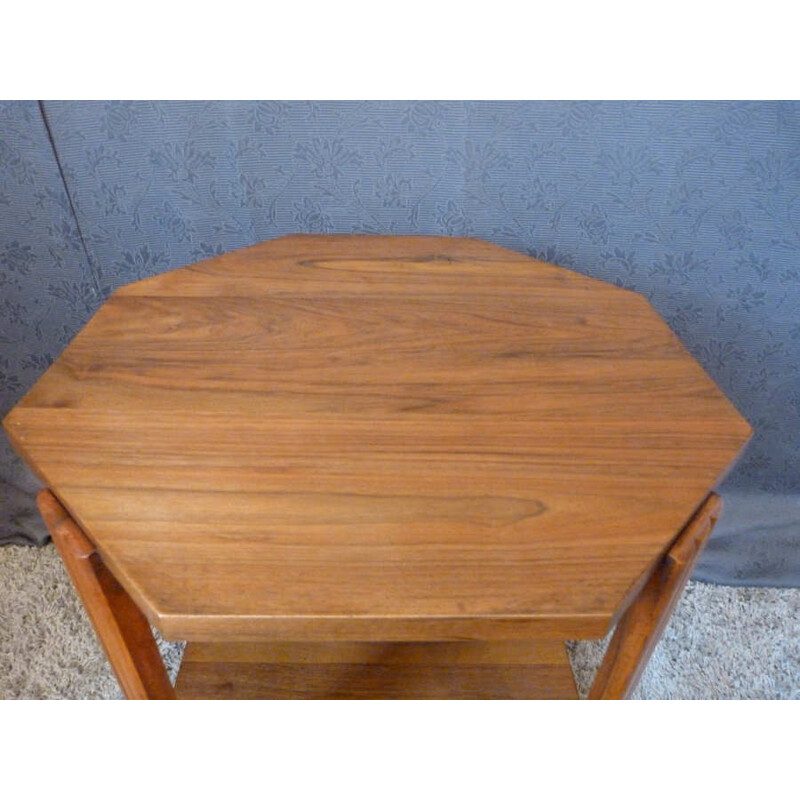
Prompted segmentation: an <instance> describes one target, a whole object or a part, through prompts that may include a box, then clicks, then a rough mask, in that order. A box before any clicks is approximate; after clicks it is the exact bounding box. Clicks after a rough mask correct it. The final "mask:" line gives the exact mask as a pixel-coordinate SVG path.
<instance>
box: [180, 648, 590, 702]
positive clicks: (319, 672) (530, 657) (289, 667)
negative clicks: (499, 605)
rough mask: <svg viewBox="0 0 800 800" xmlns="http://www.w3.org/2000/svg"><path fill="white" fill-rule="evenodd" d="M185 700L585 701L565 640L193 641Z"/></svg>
mask: <svg viewBox="0 0 800 800" xmlns="http://www.w3.org/2000/svg"><path fill="white" fill-rule="evenodd" d="M176 690H177V693H178V696H179V697H180V698H182V699H192V700H194V699H199V700H205V699H216V698H222V699H229V700H234V699H256V700H259V699H283V700H303V699H310V700H324V699H354V700H355V699H462V700H503V699H519V700H525V699H529V700H549V699H562V700H570V699H577V691H576V688H575V681H574V678H573V676H572V671H571V669H570V665H569V660H568V658H567V654H566V650H565V648H564V643H563V642H556V641H548V640H530V641H508V642H442V643H439V642H419V643H411V642H407V643H399V642H384V643H359V642H341V643H313V644H309V643H296V642H291V643H268V644H219V643H213V644H209V643H191V644H189V645H188V646H187V648H186V651H185V653H184V657H183V663H182V665H181V671H180V675H179V676H178V683H177V686H176Z"/></svg>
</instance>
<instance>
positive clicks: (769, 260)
mask: <svg viewBox="0 0 800 800" xmlns="http://www.w3.org/2000/svg"><path fill="white" fill-rule="evenodd" d="M0 209H2V215H0V292H2V314H3V317H2V327H1V328H0V337H2V338H1V339H0V346H2V354H1V355H0V393H1V394H0V398H1V400H2V405H1V406H0V410H1V411H2V412H3V413H5V411H6V410H8V408H10V407H11V405H13V403H14V402H16V400H17V399H18V397H19V396H21V394H22V392H23V391H24V390H25V389H27V388H28V387H29V386H30V385H31V384H32V383H33V381H34V380H35V379H36V377H37V376H38V375H39V374H40V373H41V371H42V370H43V369H44V368H45V366H46V365H47V363H49V361H50V360H52V358H53V357H54V356H55V355H56V354H57V353H58V352H59V350H60V349H61V347H63V345H64V344H65V343H66V342H67V341H68V340H69V338H70V337H71V336H72V335H73V334H74V332H75V331H77V330H78V329H79V327H80V325H81V324H83V322H85V320H86V319H87V318H88V317H89V315H90V314H91V313H92V311H93V310H94V308H96V306H97V305H98V303H99V302H101V300H102V298H103V297H105V296H107V294H108V293H109V292H110V291H112V290H113V289H114V288H116V287H117V286H119V285H121V284H124V283H127V282H129V281H132V280H137V279H139V278H142V277H145V276H148V275H152V274H154V273H158V272H162V271H164V270H167V269H171V268H174V267H179V266H183V265H185V264H189V263H192V262H193V261H197V260H200V259H202V258H206V257H208V256H210V255H213V254H216V253H223V252H227V251H229V250H233V249H235V248H238V247H243V246H245V245H248V244H252V243H254V242H257V241H261V240H263V239H268V238H272V237H274V236H279V235H281V234H284V233H290V232H298V231H305V232H337V233H339V232H341V233H360V232H375V233H411V234H414V233H416V234H439V235H441V234H445V235H454V236H476V237H479V238H483V239H486V240H488V241H492V242H496V243H498V244H501V245H504V246H506V247H510V248H512V249H515V250H518V251H520V252H523V253H528V254H530V255H534V256H537V257H539V258H543V259H545V260H547V261H551V262H554V263H556V264H560V265H562V266H565V267H569V268H572V269H575V270H577V271H579V272H583V273H585V274H588V275H591V276H593V277H597V278H601V279H603V280H607V281H611V282H613V283H616V284H618V285H621V286H626V287H628V288H632V289H635V290H636V291H639V292H641V293H642V294H644V295H645V296H646V297H648V299H649V300H650V301H651V302H652V303H653V305H654V306H655V308H656V309H657V310H658V311H659V312H660V313H661V314H662V316H663V317H664V319H665V320H666V321H667V322H668V323H669V324H670V325H671V327H672V328H673V330H674V331H675V332H676V334H677V335H678V336H679V337H680V338H681V339H682V340H683V342H684V344H685V345H686V346H687V347H688V349H689V350H690V351H691V352H692V353H693V355H694V356H695V357H696V358H697V359H698V360H699V361H700V362H701V363H702V364H703V365H704V367H705V368H706V370H707V371H708V372H709V374H710V375H711V376H712V377H713V378H714V379H715V380H716V381H717V383H718V384H719V385H720V387H721V388H722V389H723V390H724V391H725V392H726V393H727V394H728V396H729V397H730V398H731V400H732V401H733V402H734V404H735V405H736V406H737V407H738V408H739V410H740V411H741V412H742V414H743V415H744V416H746V417H747V418H748V420H749V421H750V422H751V424H752V425H753V426H754V428H755V431H756V433H755V437H754V440H753V442H752V444H751V445H750V447H749V448H748V450H747V452H746V453H745V455H744V457H743V458H742V460H741V461H740V463H739V464H738V465H737V466H736V468H735V469H734V470H733V471H732V472H731V473H730V474H729V475H728V476H727V477H726V478H725V480H724V481H723V483H722V485H721V487H720V490H721V492H722V494H723V495H724V497H725V499H726V501H727V511H726V513H725V517H724V520H723V522H722V523H721V525H720V527H719V528H718V530H717V532H716V533H715V535H714V536H713V538H712V541H711V543H710V545H709V547H708V550H707V552H706V554H705V556H704V558H703V561H702V563H701V566H700V568H699V569H698V572H697V573H696V576H697V577H700V578H704V579H707V580H714V581H720V582H724V583H744V584H751V585H775V586H777V585H800V557H798V556H800V467H799V466H798V457H800V263H798V255H799V254H800V225H798V223H800V219H799V217H800V103H795V102H785V103H780V102H758V103H752V102H743V103H735V102H685V103H684V102H502V103H500V102H490V103H483V102H445V103H438V102H436V103H434V102H424V103H411V102H408V103H406V102H403V103H401V102H374V103H368V102H365V103H353V102H323V103H316V102H292V103H280V102H209V103H197V102H153V103H144V102H79V103H65V102H45V103H43V104H41V106H39V105H37V104H35V103H9V104H5V105H3V106H2V107H1V108H0ZM0 480H2V481H3V488H4V492H5V493H6V495H7V497H6V498H4V506H3V516H2V519H0V526H2V530H1V531H0V537H2V538H3V539H4V540H6V541H14V540H16V541H21V540H31V541H40V540H41V539H42V537H43V536H44V534H43V531H42V529H41V527H40V526H39V524H38V522H37V521H36V519H35V517H34V516H32V514H31V503H30V498H31V493H32V487H33V486H34V485H35V484H34V482H33V481H32V480H31V478H30V476H28V475H27V473H26V471H25V470H24V468H22V467H21V466H20V465H19V463H18V462H17V461H16V460H15V458H14V457H13V456H12V454H11V453H10V450H9V448H8V447H7V445H6V444H5V442H3V444H2V450H0Z"/></svg>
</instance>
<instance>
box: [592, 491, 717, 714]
mask: <svg viewBox="0 0 800 800" xmlns="http://www.w3.org/2000/svg"><path fill="white" fill-rule="evenodd" d="M721 507H722V501H721V499H720V497H719V496H718V495H716V494H714V493H712V494H710V495H709V497H708V499H707V500H706V501H705V502H704V503H703V504H702V505H701V506H700V508H699V509H698V510H697V512H696V513H695V515H694V516H693V517H692V518H691V519H690V520H689V522H688V524H687V525H686V527H685V528H684V529H683V531H681V533H680V535H679V536H678V538H677V539H676V540H675V541H674V542H673V544H672V546H671V547H670V548H669V550H668V551H667V553H665V555H664V557H663V558H662V559H661V560H660V561H659V562H658V564H657V565H656V567H655V569H654V570H653V573H652V575H651V576H650V577H649V579H648V580H647V582H646V583H645V585H644V587H643V588H642V590H641V591H640V592H639V593H638V594H637V596H636V599H635V600H634V601H633V602H632V603H631V605H630V607H629V608H627V609H626V610H625V613H624V614H623V615H622V617H621V619H620V620H619V622H618V623H617V626H616V628H615V629H614V635H613V636H612V637H611V641H610V642H609V645H608V648H607V649H606V653H605V656H604V657H603V663H602V664H601V665H600V669H599V670H598V671H597V675H596V677H595V680H594V683H593V684H592V688H591V691H590V692H589V699H590V700H623V699H625V698H626V697H629V696H630V694H631V693H632V692H633V690H634V689H635V688H636V684H637V683H638V681H639V678H640V677H641V675H642V673H643V672H644V669H645V667H646V666H647V662H648V661H649V659H650V656H651V655H652V653H653V650H655V647H656V645H657V644H658V640H659V638H660V637H661V634H662V633H663V631H664V628H665V627H666V625H667V622H669V618H670V616H671V615H672V612H673V610H674V608H675V605H676V604H677V602H678V600H679V599H680V596H681V593H682V592H683V589H684V587H685V586H686V582H687V581H688V580H689V575H690V574H691V572H692V568H693V567H694V565H695V563H696V562H697V559H698V558H699V556H700V553H701V552H702V550H703V547H704V546H705V544H706V542H707V541H708V537H709V535H710V534H711V531H712V529H713V528H714V525H715V524H716V522H717V519H718V517H719V514H720V510H721Z"/></svg>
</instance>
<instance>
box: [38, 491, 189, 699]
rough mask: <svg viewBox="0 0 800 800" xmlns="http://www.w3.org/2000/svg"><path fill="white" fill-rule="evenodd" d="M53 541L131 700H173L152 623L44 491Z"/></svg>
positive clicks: (42, 509)
mask: <svg viewBox="0 0 800 800" xmlns="http://www.w3.org/2000/svg"><path fill="white" fill-rule="evenodd" d="M37 502H38V505H39V511H40V512H41V514H42V517H43V518H44V521H45V524H46V525H47V528H48V530H49V531H50V535H51V536H52V537H53V542H54V543H55V546H56V547H57V548H58V552H59V553H60V554H61V558H62V560H63V561H64V565H65V566H66V568H67V572H68V573H69V576H70V578H71V579H72V583H73V584H74V586H75V589H76V591H77V592H78V596H79V597H80V598H81V600H82V601H83V605H84V607H85V608H86V611H87V613H88V615H89V619H90V620H91V622H92V625H93V626H94V630H95V633H96V634H97V638H98V639H99V640H100V644H101V645H102V646H103V649H104V650H105V653H106V656H107V657H108V660H109V662H110V663H111V667H112V669H113V670H114V673H115V674H116V676H117V680H118V681H119V684H120V686H121V687H122V691H123V692H124V694H125V696H126V697H127V698H128V699H129V700H173V699H175V691H174V689H173V688H172V684H171V682H170V680H169V676H168V675H167V671H166V669H165V667H164V662H163V661H162V660H161V654H160V652H159V650H158V646H157V645H156V642H155V639H154V638H153V633H152V631H151V630H150V624H149V623H148V622H147V619H146V618H145V616H144V614H142V612H141V611H140V610H139V608H138V606H136V604H135V603H134V602H133V600H131V598H130V596H129V595H128V593H127V592H126V591H125V589H123V588H122V586H120V584H119V582H118V581H117V579H116V578H115V577H114V576H113V575H112V574H111V572H110V571H109V569H108V567H106V566H105V564H104V563H103V561H102V559H101V558H100V554H99V553H98V552H97V551H96V549H95V547H94V545H93V544H92V543H91V542H90V541H89V539H88V538H87V537H86V535H85V534H84V532H83V531H82V530H81V529H80V528H79V527H78V525H77V524H76V523H75V521H74V520H73V519H72V517H70V515H69V513H68V512H67V510H66V509H65V508H64V506H62V505H61V503H59V502H58V500H57V499H56V497H55V496H54V495H53V493H52V492H50V491H49V490H47V489H43V490H42V491H41V492H40V493H39V496H38V498H37Z"/></svg>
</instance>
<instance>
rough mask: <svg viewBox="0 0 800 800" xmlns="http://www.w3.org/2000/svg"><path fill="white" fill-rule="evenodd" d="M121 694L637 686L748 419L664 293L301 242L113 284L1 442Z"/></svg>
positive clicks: (370, 242) (495, 693)
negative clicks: (573, 647) (172, 675)
mask: <svg viewBox="0 0 800 800" xmlns="http://www.w3.org/2000/svg"><path fill="white" fill-rule="evenodd" d="M4 425H5V427H6V430H7V432H8V433H9V436H10V438H11V440H12V443H13V444H14V446H15V447H16V449H17V450H18V452H19V453H20V454H21V455H22V457H23V458H24V459H25V460H26V462H27V463H28V464H29V465H30V467H31V468H32V469H33V470H34V471H35V472H36V473H37V475H38V476H39V478H40V479H41V480H42V481H43V483H44V484H45V485H46V486H48V487H49V488H48V489H47V490H44V491H43V493H42V494H41V495H40V500H39V504H40V509H41V511H42V514H43V516H44V518H45V521H46V522H47V524H48V527H49V529H50V531H51V533H52V535H53V540H54V541H55V543H56V545H57V546H58V548H59V551H60V552H61V554H62V557H63V559H64V561H65V564H66V565H67V568H68V570H69V572H70V575H71V577H72V580H73V582H74V584H75V586H76V589H77V590H78V592H79V593H80V595H81V597H82V599H83V601H84V604H85V606H86V608H87V611H88V613H89V615H90V618H91V619H92V622H93V624H94V626H95V629H96V631H97V633H98V636H99V638H100V640H101V642H102V644H103V646H104V647H105V649H106V653H107V654H108V657H109V660H110V661H111V664H112V666H113V667H114V669H115V672H116V674H117V677H118V678H119V680H120V684H121V685H122V687H123V690H124V691H125V694H126V696H128V697H151V698H166V697H173V696H174V695H175V692H174V691H173V688H172V686H171V685H170V682H169V680H168V679H167V676H166V672H165V670H164V668H163V665H162V664H161V661H160V658H159V654H158V650H157V648H156V646H155V643H154V641H153V639H152V635H151V633H150V624H152V625H154V626H155V627H156V628H158V629H159V630H160V631H161V632H162V634H163V635H164V636H165V637H166V638H172V639H181V640H187V641H188V642H189V643H190V644H189V645H188V647H187V650H186V653H185V656H184V661H183V664H182V667H181V674H180V676H179V679H178V683H177V687H176V689H177V693H178V695H179V696H183V697H211V696H214V697H251V698H257V697H276V698H277V697H453V698H460V697H476V698H484V697H487V698H488V697H509V698H548V697H559V698H566V697H574V696H576V691H575V685H574V681H573V679H572V674H571V671H570V668H569V662H568V659H567V656H566V651H565V648H564V644H563V642H564V640H565V639H571V638H597V637H601V636H604V635H605V633H606V632H607V631H608V630H609V628H610V627H611V626H612V625H616V631H615V634H614V637H613V639H612V643H611V646H610V647H609V650H608V653H607V655H606V658H605V661H604V663H603V666H602V668H601V670H600V673H599V675H598V677H597V680H596V682H595V685H594V687H593V690H592V697H598V698H599V697H623V696H625V695H626V694H628V693H629V692H630V691H631V689H632V688H633V686H634V685H635V681H636V679H637V677H638V675H639V673H640V671H641V669H642V668H643V666H644V665H645V663H646V660H647V657H648V656H649V654H650V652H651V651H652V648H653V647H654V645H655V643H656V641H657V638H658V635H659V633H660V631H661V630H662V628H663V626H664V624H665V623H666V621H667V619H668V617H669V614H670V612H671V609H672V607H673V605H674V603H675V602H676V600H677V598H678V596H679V593H680V590H681V588H682V586H683V585H684V583H685V581H686V580H687V578H688V576H689V574H690V571H691V567H692V565H693V563H694V560H695V558H696V556H697V554H698V553H699V551H700V548H701V547H702V545H703V543H704V541H705V539H706V537H707V536H708V534H709V532H710V530H711V527H712V525H713V522H714V520H715V519H716V517H717V515H718V513H719V498H718V497H717V496H716V495H714V494H713V493H710V492H709V490H710V488H711V487H712V486H713V485H714V482H715V480H716V479H717V478H718V477H719V476H720V474H721V473H722V472H723V471H724V470H725V469H726V468H727V467H728V466H729V464H730V463H731V461H732V459H733V458H734V457H735V456H736V454H737V453H738V452H739V450H740V448H741V447H742V445H743V444H744V443H745V441H746V440H747V439H748V437H749V435H750V433H751V431H750V428H749V426H748V425H747V423H746V422H745V421H744V420H743V419H742V418H741V417H740V416H739V414H738V413H737V412H736V410H735V409H734V408H733V407H732V406H731V405H730V403H729V402H728V401H727V400H726V398H725V397H724V395H723V394H722V393H721V392H720V391H719V390H718V389H717V387H716V386H715V385H714V383H713V382H712V381H711V380H710V379H709V378H708V376H707V375H706V374H705V373H704V371H703V370H702V368H701V367H700V366H699V365H698V364H697V363H696V362H695V361H694V360H693V359H692V358H691V356H690V355H689V354H688V353H687V352H686V350H685V349H684V348H683V347H682V345H681V344H680V342H679V341H678V340H677V339H676V337H675V336H674V335H673V334H672V333H671V332H670V330H669V328H668V327H667V326H666V325H665V324H664V323H663V322H662V321H661V319H660V318H659V317H658V315H657V314H656V313H655V312H654V311H653V309H652V308H651V307H650V305H649V304H648V303H647V301H646V300H644V299H643V298H642V297H640V296H638V295H636V294H634V293H632V292H629V291H626V290H622V289H618V288H616V287H613V286H609V285H607V284H605V283H602V282H600V281H596V280H593V279H590V278H587V277H585V276H582V275H579V274H576V273H573V272H569V271H567V270H564V269H561V268H559V267H555V266H553V265H550V264H545V263H542V262H538V261H534V260H533V259H529V258H526V257H524V256H521V255H519V254H517V253H514V252H512V251H509V250H505V249H503V248H500V247H497V246H494V245H490V244H487V243H485V242H480V241H476V240H468V239H442V238H434V237H379V236H330V237H328V236H293V237H286V238H282V239H277V240H273V241H270V242H265V243H262V244H260V245H256V246H254V247H251V248H248V249H245V250H241V251H237V252H235V253H231V254H229V255H226V256H221V257H218V258H215V259H211V260H209V261H206V262H201V263H199V264H195V265H193V266H191V267H186V268H183V269H179V270H175V271H173V272H170V273H166V274H164V275H160V276H157V277H154V278H150V279H147V280H144V281H139V282H137V283H134V284H131V285H129V286H126V287H124V288H123V289H120V290H118V291H117V292H115V293H114V294H113V295H112V297H111V298H110V299H109V300H108V301H107V302H106V303H105V304H104V306H103V307H102V308H101V309H100V311H99V312H98V313H97V314H96V315H95V316H94V318H93V319H92V320H91V321H90V322H89V323H88V325H87V326H86V327H85V328H84V330H83V331H82V332H81V333H80V334H79V335H78V336H77V337H76V338H75V340H74V341H73V342H72V343H71V344H70V345H69V347H67V349H66V350H65V351H64V353H62V355H61V356H60V357H59V358H58V359H57V360H56V362H55V363H54V364H53V365H52V366H51V367H50V369H49V370H48V371H47V372H46V373H45V374H44V375H43V376H42V378H41V379H40V380H39V381H38V383H37V384H36V385H35V386H34V387H33V389H32V390H31V391H30V392H29V393H28V394H27V395H26V396H25V397H24V398H23V399H22V401H21V402H20V403H19V404H18V405H17V407H16V408H15V409H13V410H12V412H11V413H10V414H9V415H8V417H6V419H5V421H4Z"/></svg>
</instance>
